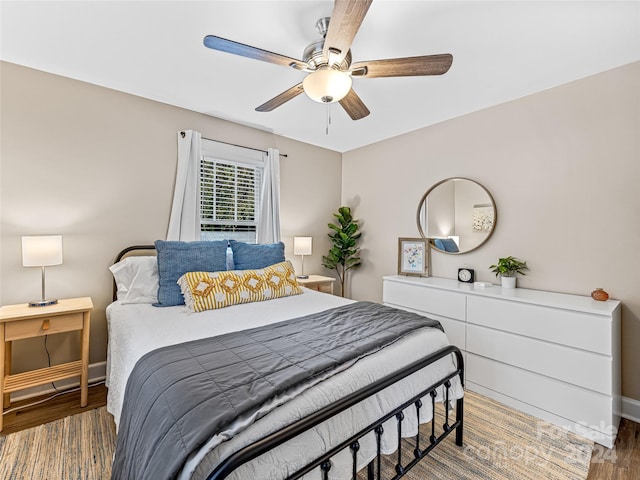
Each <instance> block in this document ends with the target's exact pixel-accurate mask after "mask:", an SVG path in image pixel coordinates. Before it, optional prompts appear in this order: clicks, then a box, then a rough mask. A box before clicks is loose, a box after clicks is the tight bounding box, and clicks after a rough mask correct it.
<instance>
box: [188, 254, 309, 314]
mask: <svg viewBox="0 0 640 480" xmlns="http://www.w3.org/2000/svg"><path fill="white" fill-rule="evenodd" d="M178 285H180V289H181V290H182V295H183V296H184V302H185V304H186V305H187V307H189V308H190V309H191V310H192V311H194V312H202V311H204V310H212V309H216V308H223V307H228V306H230V305H237V304H239V303H249V302H260V301H263V300H271V299H274V298H280V297H286V296H289V295H298V294H300V293H302V289H301V288H300V287H299V286H298V281H297V280H296V273H295V270H294V269H293V265H291V262H290V261H288V260H287V261H285V262H281V263H276V264H275V265H270V266H268V267H265V268H261V269H259V270H231V271H226V272H225V271H223V272H187V273H185V274H184V275H182V276H181V277H180V278H179V279H178Z"/></svg>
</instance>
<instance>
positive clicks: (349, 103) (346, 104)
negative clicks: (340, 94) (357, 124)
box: [340, 88, 371, 120]
mask: <svg viewBox="0 0 640 480" xmlns="http://www.w3.org/2000/svg"><path fill="white" fill-rule="evenodd" d="M340 105H342V108H344V110H345V111H346V112H347V113H348V114H349V116H350V117H351V119H352V120H360V119H361V118H364V117H366V116H367V115H369V114H370V113H371V112H370V111H369V109H368V108H367V106H366V105H365V104H364V102H363V101H362V100H361V99H360V97H359V96H358V94H357V93H356V92H355V91H354V90H353V88H352V89H351V90H349V93H347V96H346V97H344V98H343V99H342V100H340Z"/></svg>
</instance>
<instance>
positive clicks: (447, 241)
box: [433, 238, 460, 253]
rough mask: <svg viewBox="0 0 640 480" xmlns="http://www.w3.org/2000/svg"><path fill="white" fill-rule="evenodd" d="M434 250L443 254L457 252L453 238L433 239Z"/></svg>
mask: <svg viewBox="0 0 640 480" xmlns="http://www.w3.org/2000/svg"><path fill="white" fill-rule="evenodd" d="M433 243H434V245H435V247H436V248H438V249H440V250H442V251H443V252H453V253H455V252H459V251H460V250H458V245H457V244H456V242H455V240H454V239H453V238H435V239H434V241H433Z"/></svg>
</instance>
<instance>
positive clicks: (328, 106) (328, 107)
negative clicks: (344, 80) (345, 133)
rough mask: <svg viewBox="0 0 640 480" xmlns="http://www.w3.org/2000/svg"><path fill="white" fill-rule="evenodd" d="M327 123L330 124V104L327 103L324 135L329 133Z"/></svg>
mask: <svg viewBox="0 0 640 480" xmlns="http://www.w3.org/2000/svg"><path fill="white" fill-rule="evenodd" d="M329 125H331V104H330V103H327V128H326V130H325V135H329Z"/></svg>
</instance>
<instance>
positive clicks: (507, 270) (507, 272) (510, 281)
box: [489, 256, 529, 288]
mask: <svg viewBox="0 0 640 480" xmlns="http://www.w3.org/2000/svg"><path fill="white" fill-rule="evenodd" d="M489 268H490V269H491V271H492V272H493V273H495V274H496V277H497V276H500V279H501V282H502V287H503V288H516V275H517V274H520V275H526V274H525V273H524V270H529V267H527V262H523V261H522V260H519V259H517V258H515V257H512V256H508V257H504V258H499V259H498V263H496V264H495V265H491V266H490V267H489Z"/></svg>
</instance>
